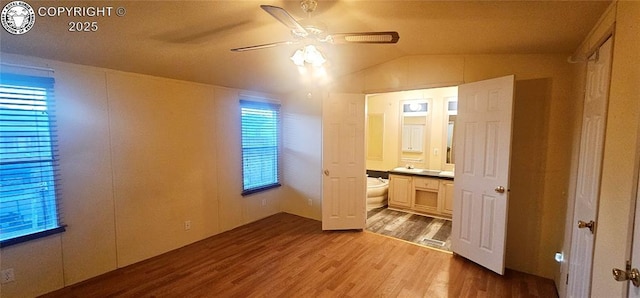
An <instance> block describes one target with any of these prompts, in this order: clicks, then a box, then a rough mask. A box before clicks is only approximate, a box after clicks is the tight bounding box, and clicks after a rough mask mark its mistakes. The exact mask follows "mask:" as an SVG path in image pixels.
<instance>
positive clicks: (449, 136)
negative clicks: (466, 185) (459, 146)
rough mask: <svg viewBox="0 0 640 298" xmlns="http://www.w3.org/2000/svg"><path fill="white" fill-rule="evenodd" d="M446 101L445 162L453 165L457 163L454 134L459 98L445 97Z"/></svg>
mask: <svg viewBox="0 0 640 298" xmlns="http://www.w3.org/2000/svg"><path fill="white" fill-rule="evenodd" d="M445 102H446V105H445V106H446V110H447V112H446V116H445V137H446V142H445V154H446V158H445V164H446V165H453V164H455V155H454V148H455V144H454V142H453V134H454V132H455V125H456V116H457V115H458V98H457V97H447V98H446V99H445Z"/></svg>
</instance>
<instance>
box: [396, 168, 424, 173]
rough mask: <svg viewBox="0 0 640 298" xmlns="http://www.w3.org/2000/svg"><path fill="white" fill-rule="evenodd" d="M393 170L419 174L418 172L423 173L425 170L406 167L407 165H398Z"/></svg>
mask: <svg viewBox="0 0 640 298" xmlns="http://www.w3.org/2000/svg"><path fill="white" fill-rule="evenodd" d="M393 171H396V172H402V173H411V174H418V173H421V172H422V171H424V170H423V169H409V168H405V167H397V168H395V169H393Z"/></svg>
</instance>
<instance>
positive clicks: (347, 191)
mask: <svg viewBox="0 0 640 298" xmlns="http://www.w3.org/2000/svg"><path fill="white" fill-rule="evenodd" d="M364 106H365V96H364V95H363V94H329V95H328V96H327V97H325V98H323V101H322V169H323V176H322V229H323V230H349V229H364V228H365V226H366V220H367V218H366V213H367V210H366V204H365V203H366V187H367V186H366V166H365V153H364V147H365V146H364V122H365V121H364V116H365V110H364Z"/></svg>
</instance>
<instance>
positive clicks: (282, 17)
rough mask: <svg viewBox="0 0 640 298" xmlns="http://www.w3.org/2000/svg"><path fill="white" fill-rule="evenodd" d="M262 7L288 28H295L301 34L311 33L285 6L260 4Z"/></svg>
mask: <svg viewBox="0 0 640 298" xmlns="http://www.w3.org/2000/svg"><path fill="white" fill-rule="evenodd" d="M260 8H262V9H264V11H266V12H268V13H269V14H270V15H271V16H273V17H274V18H276V20H278V21H279V22H280V23H282V24H284V25H285V26H287V28H289V29H291V30H293V31H294V32H296V33H298V34H299V35H303V36H306V35H308V34H309V32H307V30H306V29H304V27H302V25H300V23H298V21H296V19H294V18H293V17H292V16H291V15H290V14H289V13H288V12H287V11H286V10H284V8H282V7H277V6H272V5H260Z"/></svg>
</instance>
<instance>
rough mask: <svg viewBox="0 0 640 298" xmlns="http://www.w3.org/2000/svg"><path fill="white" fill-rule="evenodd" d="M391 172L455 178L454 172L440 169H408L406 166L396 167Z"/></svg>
mask: <svg viewBox="0 0 640 298" xmlns="http://www.w3.org/2000/svg"><path fill="white" fill-rule="evenodd" d="M389 174H395V175H406V176H426V177H434V178H440V179H447V180H453V177H454V172H451V171H440V170H426V169H408V168H404V167H400V168H394V169H392V170H390V171H389Z"/></svg>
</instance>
